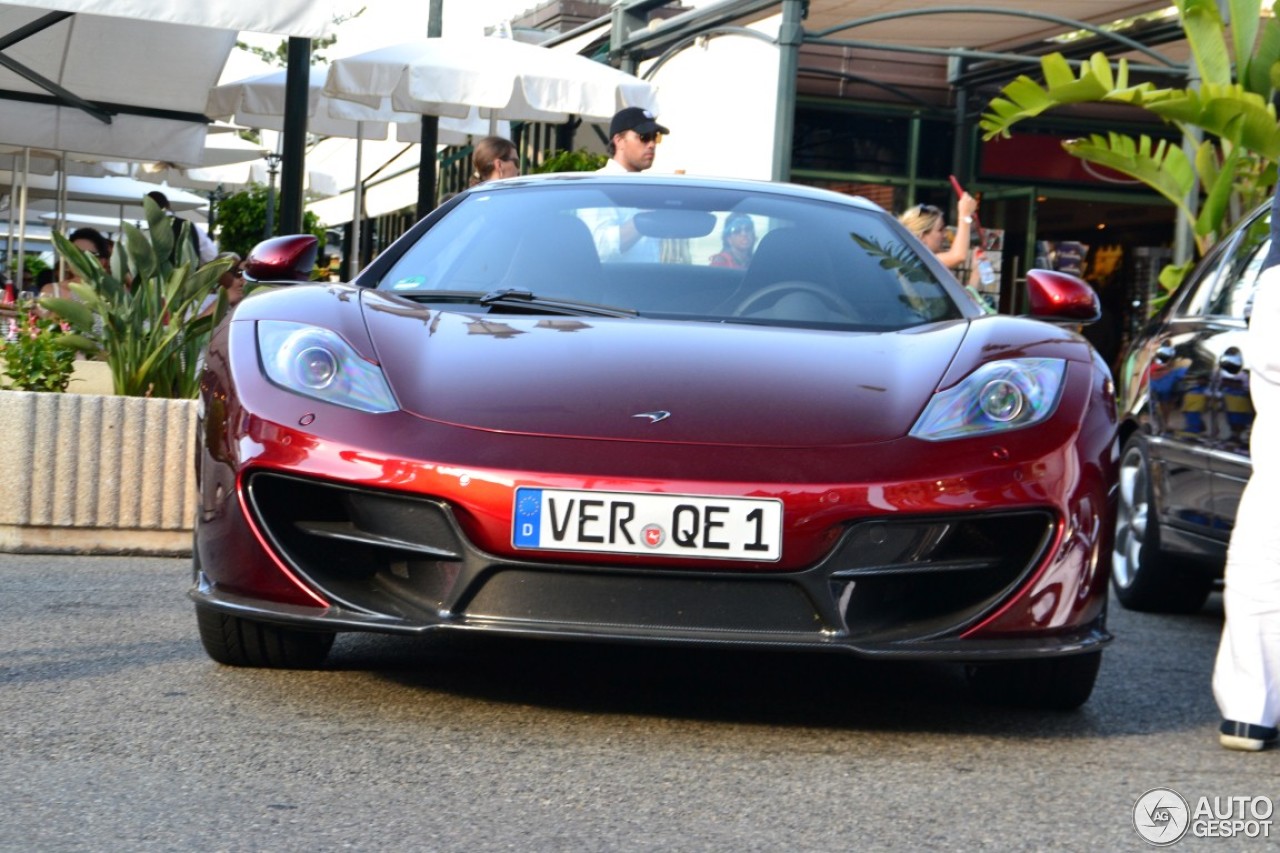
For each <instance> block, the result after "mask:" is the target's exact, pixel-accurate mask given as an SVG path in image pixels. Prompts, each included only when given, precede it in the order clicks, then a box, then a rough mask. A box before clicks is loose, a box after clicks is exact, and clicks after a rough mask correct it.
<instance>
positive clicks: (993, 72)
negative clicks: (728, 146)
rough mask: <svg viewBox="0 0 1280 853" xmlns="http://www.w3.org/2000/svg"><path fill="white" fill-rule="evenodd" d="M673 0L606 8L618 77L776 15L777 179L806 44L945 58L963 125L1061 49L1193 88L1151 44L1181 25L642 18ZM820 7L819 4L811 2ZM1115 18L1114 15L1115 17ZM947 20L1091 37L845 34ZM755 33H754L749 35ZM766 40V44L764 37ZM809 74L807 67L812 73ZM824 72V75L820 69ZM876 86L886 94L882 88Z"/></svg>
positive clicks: (961, 147)
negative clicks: (991, 90) (907, 38)
mask: <svg viewBox="0 0 1280 853" xmlns="http://www.w3.org/2000/svg"><path fill="white" fill-rule="evenodd" d="M669 2H670V0H618V2H616V3H615V4H614V5H613V7H612V9H611V10H610V34H609V58H610V61H611V63H612V64H614V65H617V66H618V67H620V68H622V69H623V70H624V71H629V72H631V73H635V72H636V69H637V67H638V65H639V63H640V62H641V60H646V59H651V58H655V57H656V62H655V63H654V64H653V65H652V66H651V67H650V69H649V71H648V72H647V74H646V76H651V75H652V73H653V71H655V70H656V69H657V68H658V67H660V66H661V64H662V63H663V62H665V60H666V59H667V58H669V57H670V56H671V55H673V54H674V53H676V52H678V51H680V50H682V49H683V48H684V47H685V46H687V45H688V44H689V43H690V42H692V41H695V40H696V39H698V38H703V37H707V36H711V35H717V34H721V33H728V32H738V33H741V32H744V28H742V27H740V26H734V25H735V24H740V23H741V22H742V21H744V20H754V19H758V18H759V17H762V16H763V14H764V13H767V12H771V11H772V10H775V9H776V10H779V11H780V12H781V19H782V20H781V25H780V27H779V31H778V36H777V38H776V39H769V40H770V41H772V42H774V43H776V44H777V46H778V49H779V53H780V55H779V62H778V92H777V104H776V122H775V131H774V143H773V167H772V177H773V179H774V180H776V181H787V180H790V178H791V161H792V156H793V151H792V139H793V135H794V132H795V113H796V101H797V96H796V92H797V88H796V84H797V78H798V76H799V74H800V71H801V70H802V69H801V66H800V51H801V49H802V48H803V47H804V46H806V45H823V46H829V47H838V48H852V49H857V50H863V51H879V52H887V53H906V54H924V55H932V56H944V57H946V58H947V60H948V65H947V80H946V82H947V83H948V84H949V85H950V86H951V88H952V89H953V90H954V91H955V93H956V97H955V106H954V111H955V118H956V121H957V122H958V123H959V124H961V125H964V124H966V123H967V122H968V120H969V119H968V111H969V108H970V107H969V102H968V93H969V91H970V89H972V88H974V87H976V86H978V85H981V84H984V83H985V84H990V83H992V82H998V81H1000V80H1008V79H1012V77H1013V76H1015V75H1016V74H1018V73H1023V71H1022V69H1025V68H1027V67H1029V66H1036V67H1038V66H1039V63H1040V59H1041V57H1042V56H1043V55H1045V54H1046V53H1049V52H1054V51H1056V52H1059V53H1061V54H1063V55H1064V56H1065V57H1066V58H1067V59H1068V61H1071V62H1074V63H1077V64H1078V63H1080V62H1081V61H1082V60H1083V59H1085V58H1087V57H1088V56H1089V55H1091V54H1092V53H1094V52H1098V51H1101V52H1103V53H1104V54H1106V55H1108V56H1115V55H1120V54H1133V53H1136V54H1138V55H1139V56H1141V57H1143V58H1145V59H1146V60H1149V62H1146V61H1143V62H1130V63H1129V69H1130V73H1131V74H1134V75H1147V76H1150V77H1155V78H1168V79H1169V81H1170V85H1191V84H1192V83H1193V82H1194V76H1193V69H1192V68H1191V67H1190V66H1189V65H1188V64H1185V63H1181V62H1178V61H1176V60H1174V59H1172V58H1170V57H1169V56H1167V55H1165V54H1164V53H1161V52H1160V51H1158V50H1156V49H1155V45H1156V44H1164V43H1169V42H1174V41H1181V40H1182V38H1183V32H1182V27H1181V24H1180V23H1178V22H1172V23H1170V24H1167V25H1161V26H1155V27H1148V28H1144V30H1143V31H1142V33H1141V37H1140V38H1131V37H1130V36H1128V35H1125V34H1124V33H1122V32H1116V31H1113V30H1111V29H1108V28H1106V27H1103V26H1099V25H1097V24H1092V23H1088V22H1085V21H1079V20H1075V19H1072V18H1068V17H1064V16H1061V15H1055V14H1052V13H1048V12H1035V11H1025V10H1017V9H1008V8H997V7H991V6H980V5H954V6H952V5H947V6H932V7H929V8H921V9H902V10H898V11H894V12H888V13H884V14H877V15H869V16H866V17H862V18H855V19H851V20H847V21H844V22H841V23H838V24H836V25H834V26H828V27H823V28H820V29H813V30H808V29H806V28H805V23H804V22H805V20H806V19H807V17H808V13H809V9H810V4H811V0H725V2H722V3H715V4H712V5H710V6H706V7H703V8H699V9H693V10H690V11H688V12H685V13H682V14H679V15H676V16H674V17H671V18H668V19H667V20H665V21H654V22H652V23H651V22H650V21H649V20H648V18H649V15H648V13H649V12H651V11H653V10H655V9H658V8H661V7H663V6H667V5H669ZM812 2H818V0H812ZM1117 14H1118V15H1119V14H1120V13H1117ZM947 15H992V16H1004V17H1017V18H1025V19H1030V20H1034V21H1038V22H1043V23H1045V24H1050V25H1053V26H1054V27H1058V28H1061V30H1062V32H1063V33H1069V32H1084V33H1089V34H1091V37H1089V38H1084V39H1080V40H1079V41H1077V42H1075V43H1072V44H1062V45H1049V44H1046V42H1045V41H1043V40H1042V39H1041V40H1037V41H1035V42H1032V43H1029V44H1027V45H1025V46H1020V47H1018V48H1015V49H1008V50H984V49H979V48H971V47H946V48H943V47H931V46H926V45H920V44H909V43H889V42H887V41H883V40H875V41H871V40H860V39H856V38H848V37H846V34H847V33H849V32H850V31H852V30H856V29H858V28H859V27H864V26H868V25H872V24H876V23H880V22H884V21H892V20H898V19H904V18H915V17H938V16H947ZM749 32H750V33H751V34H752V35H756V36H759V35H760V34H759V33H758V32H757V31H754V30H753V31H749ZM765 38H768V37H767V36H766V37H765ZM810 70H813V69H810ZM822 73H830V72H822ZM844 76H848V77H849V78H850V79H857V80H860V81H862V82H867V83H871V84H872V85H879V84H877V83H876V81H874V80H869V79H867V78H861V77H856V76H855V75H844ZM881 88H884V87H883V86H881ZM955 145H956V150H955V151H954V152H953V163H954V164H955V172H956V174H958V175H960V176H961V177H962V178H963V179H964V180H965V182H966V184H967V183H969V182H970V181H971V179H972V177H973V176H972V175H971V174H969V171H970V170H971V168H972V166H971V158H970V156H969V150H968V149H969V139H968V136H967V135H966V134H956V141H955ZM1189 228H1190V225H1189V223H1181V224H1180V227H1179V228H1178V229H1177V232H1178V233H1177V235H1176V243H1177V247H1178V248H1177V250H1176V254H1178V255H1179V256H1183V257H1185V256H1189V253H1190V238H1189Z"/></svg>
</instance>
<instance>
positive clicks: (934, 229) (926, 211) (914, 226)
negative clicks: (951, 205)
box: [898, 193, 978, 269]
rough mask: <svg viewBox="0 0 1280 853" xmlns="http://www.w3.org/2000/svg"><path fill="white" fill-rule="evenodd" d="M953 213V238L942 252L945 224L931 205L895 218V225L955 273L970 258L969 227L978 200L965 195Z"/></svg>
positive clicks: (943, 218) (942, 217) (921, 205)
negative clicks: (915, 239) (896, 222)
mask: <svg viewBox="0 0 1280 853" xmlns="http://www.w3.org/2000/svg"><path fill="white" fill-rule="evenodd" d="M956 209H957V210H958V211H959V213H960V218H959V220H958V221H957V222H956V236H955V239H953V240H952V241H951V246H950V248H948V249H946V250H945V251H944V250H943V248H942V241H943V239H944V238H945V237H946V234H947V220H946V218H945V217H944V216H943V214H942V211H941V210H940V209H939V208H936V207H934V206H933V205H931V204H917V205H916V206H915V207H913V208H911V209H909V210H908V211H907V212H906V213H904V214H902V215H901V216H899V217H898V221H899V222H901V223H902V224H903V225H905V226H906V227H907V230H908V231H910V232H911V233H912V234H915V235H916V236H917V237H919V238H920V242H922V243H924V244H925V246H927V247H928V248H929V251H931V252H933V253H934V254H935V255H937V257H938V260H940V261H942V263H943V265H945V266H946V268H947V269H955V268H956V267H958V266H961V265H962V264H964V262H965V261H966V260H968V258H969V226H971V225H972V224H973V214H974V213H976V212H977V210H978V200H977V199H976V198H974V197H973V196H971V195H969V194H968V193H965V194H964V195H962V196H960V200H959V201H958V202H957V203H956Z"/></svg>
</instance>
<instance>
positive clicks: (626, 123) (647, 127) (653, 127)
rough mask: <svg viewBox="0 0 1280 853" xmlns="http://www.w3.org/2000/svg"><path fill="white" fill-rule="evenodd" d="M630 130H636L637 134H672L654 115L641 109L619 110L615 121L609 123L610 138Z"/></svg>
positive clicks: (614, 116) (614, 118) (614, 117)
mask: <svg viewBox="0 0 1280 853" xmlns="http://www.w3.org/2000/svg"><path fill="white" fill-rule="evenodd" d="M628 130H634V131H635V132H636V133H663V134H666V133H670V132H671V131H669V130H667V129H666V128H665V127H663V126H662V125H660V124H658V122H657V121H656V120H655V119H654V116H653V113H651V112H649V111H648V110H646V109H642V108H640V107H627V108H626V109H621V110H618V111H617V112H616V113H614V115H613V121H611V122H609V138H610V139H612V138H613V137H615V136H617V135H618V134H619V133H626V132H627V131H628Z"/></svg>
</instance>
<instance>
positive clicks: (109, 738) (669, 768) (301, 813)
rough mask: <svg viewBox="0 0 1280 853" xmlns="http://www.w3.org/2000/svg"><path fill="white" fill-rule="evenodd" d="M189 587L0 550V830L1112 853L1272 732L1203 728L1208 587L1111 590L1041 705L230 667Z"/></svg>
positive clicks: (1244, 764)
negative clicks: (1172, 594)
mask: <svg viewBox="0 0 1280 853" xmlns="http://www.w3.org/2000/svg"><path fill="white" fill-rule="evenodd" d="M188 581H189V563H188V561H186V560H177V559H155V558H86V557H55V556H33V555H27V556H17V555H0V750H2V752H0V849H3V850H5V851H9V850H12V851H24V853H25V852H26V851H62V850H84V851H117V850H118V851H151V850H198V851H218V850H227V851H330V850H334V851H337V850H369V851H397V850H404V851H418V850H429V851H437V850H438V851H455V850H457V851H462V850H466V851H492V850H517V851H734V853H741V852H742V851H757V850H758V851H842V850H859V851H861V850H869V851H894V850H911V851H915V850H921V849H932V850H957V851H961V850H963V851H972V850H998V851H1013V850H1081V851H1085V850H1088V851H1123V850H1145V849H1150V848H1149V847H1148V845H1147V844H1146V842H1144V841H1143V840H1142V838H1140V837H1139V835H1138V834H1137V832H1136V830H1135V828H1134V805H1135V803H1136V802H1137V800H1138V798H1139V797H1140V796H1141V795H1143V794H1144V792H1146V791H1148V790H1149V789H1152V788H1156V787H1168V788H1171V789H1173V790H1175V791H1177V792H1179V793H1181V794H1182V795H1183V796H1184V797H1186V798H1187V800H1188V801H1189V802H1190V803H1192V804H1194V803H1195V802H1196V801H1197V798H1199V797H1220V798H1226V797H1232V796H1240V797H1249V798H1251V797H1258V796H1263V797H1268V798H1271V799H1272V802H1274V798H1275V797H1276V796H1277V795H1278V794H1280V790H1278V789H1280V781H1278V780H1280V751H1276V750H1272V751H1268V752H1264V753H1260V754H1243V753H1233V752H1228V751H1226V750H1223V749H1221V748H1220V747H1219V746H1218V745H1217V742H1216V738H1215V731H1216V724H1217V711H1216V709H1215V707H1214V704H1213V698H1212V695H1211V692H1210V688H1209V676H1210V672H1211V670H1212V666H1213V655H1214V650H1215V648H1216V645H1217V639H1218V633H1219V631H1220V629H1221V620H1222V604H1221V597H1220V596H1219V595H1217V594H1215V595H1214V596H1213V597H1211V599H1210V601H1209V603H1208V604H1207V605H1206V607H1205V608H1204V610H1203V611H1202V612H1201V613H1199V614H1196V615H1193V616H1178V617H1173V616H1152V615H1144V614H1134V613H1128V612H1126V611H1124V610H1122V609H1120V608H1118V607H1114V608H1113V611H1112V620H1111V621H1112V629H1113V630H1114V632H1115V633H1116V635H1117V641H1116V642H1115V644H1113V645H1112V647H1111V648H1110V650H1109V651H1108V652H1107V654H1106V655H1105V656H1104V659H1103V665H1102V674H1101V676H1100V680H1099V684H1098V687H1097V689H1096V690H1095V692H1094V695H1093V698H1092V699H1091V700H1090V702H1089V703H1088V704H1087V705H1086V706H1085V707H1084V708H1083V709H1082V710H1080V711H1078V712H1073V713H1066V714H1062V713H1040V712H1028V711H1009V710H1002V709H993V708H990V707H985V706H982V705H979V704H977V703H976V702H974V701H973V700H972V699H971V698H970V697H969V696H968V694H967V693H966V691H965V686H964V682H963V678H962V676H961V675H960V672H959V670H958V668H957V667H950V666H935V665H925V664H906V665H903V664H898V665H889V664H881V663H866V662H861V661H856V660H851V659H846V658H843V657H837V656H830V655H784V654H765V655H761V654H745V653H725V652H698V651H694V652H690V651H669V650H660V649H645V648H638V647H593V646H584V645H571V644H561V643H551V642H548V643H514V642H498V641H494V640H482V639H471V638H466V639H452V640H449V641H440V640H426V639H415V638H390V637H376V636H369V635H343V636H341V637H339V639H338V642H337V644H336V645H335V647H334V652H333V655H332V658H331V662H330V666H329V667H328V668H327V669H325V670H323V671H318V672H271V671H262V670H249V669H233V668H228V667H222V666H219V665H217V664H214V663H213V662H211V661H210V660H209V659H208V658H206V657H205V655H204V652H203V650H202V649H201V647H200V643H199V641H198V639H197V637H196V630H195V620H194V616H193V613H192V608H191V605H190V603H189V602H188V601H187V600H186V597H185V593H186V588H187V585H188ZM1274 820H1275V823H1276V824H1277V827H1276V829H1277V832H1276V835H1277V836H1280V814H1277V815H1276V817H1275V819H1274ZM1275 844H1276V839H1275V838H1272V839H1269V840H1268V839H1261V838H1247V837H1235V838H1231V839H1222V838H1218V839H1206V838H1193V837H1190V836H1188V837H1187V838H1186V839H1184V840H1183V841H1182V842H1180V843H1179V844H1178V845H1177V846H1176V848H1175V849H1179V850H1181V849H1189V850H1219V851H1228V850H1232V851H1234V850H1244V851H1249V850H1258V851H1262V850H1264V849H1267V848H1269V847H1272V846H1273V845H1275Z"/></svg>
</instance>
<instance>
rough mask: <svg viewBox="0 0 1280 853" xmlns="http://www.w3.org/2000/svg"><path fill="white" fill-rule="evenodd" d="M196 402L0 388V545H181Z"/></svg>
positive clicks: (167, 549) (133, 549) (186, 532)
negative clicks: (2, 461)
mask: <svg viewBox="0 0 1280 853" xmlns="http://www.w3.org/2000/svg"><path fill="white" fill-rule="evenodd" d="M72 387H73V388H75V387H76V383H73V384H72ZM196 405H197V404H196V401H194V400H151V399H144V398H141V397H117V396H107V395H102V394H87V393H68V394H43V393H41V394H37V393H32V392H27V391H0V435H3V436H4V437H5V439H6V446H7V450H8V452H7V453H6V454H5V458H6V461H7V463H8V464H7V465H5V466H4V467H3V468H2V469H0V470H3V472H4V473H3V476H4V478H5V480H6V482H5V483H4V485H3V487H0V550H3V551H10V552H26V553H72V554H154V555H185V554H189V553H190V552H191V531H192V523H193V520H194V518H195V513H196V505H197V504H196V492H195V471H194V469H193V462H192V460H193V459H194V454H195V421H196Z"/></svg>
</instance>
